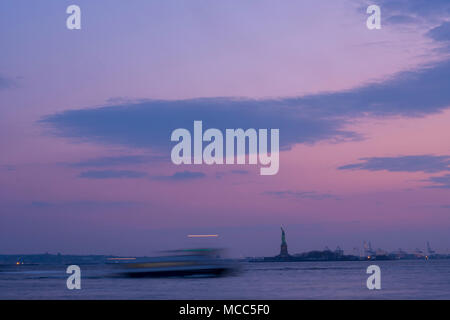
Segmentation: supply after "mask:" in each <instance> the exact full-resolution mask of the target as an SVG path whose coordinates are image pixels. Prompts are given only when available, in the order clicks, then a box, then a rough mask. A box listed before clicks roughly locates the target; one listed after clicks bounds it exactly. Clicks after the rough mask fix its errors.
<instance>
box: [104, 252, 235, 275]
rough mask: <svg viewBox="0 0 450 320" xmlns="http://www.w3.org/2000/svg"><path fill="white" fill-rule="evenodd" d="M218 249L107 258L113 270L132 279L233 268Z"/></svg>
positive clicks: (222, 271)
mask: <svg viewBox="0 0 450 320" xmlns="http://www.w3.org/2000/svg"><path fill="white" fill-rule="evenodd" d="M220 252H221V250H220V249H186V250H173V251H168V253H170V254H169V255H166V256H160V257H153V258H111V259H108V262H107V263H108V264H112V265H113V268H114V273H115V274H119V275H122V276H128V277H133V278H143V277H195V276H199V277H200V276H201V277H205V276H206V277H207V276H210V277H211V276H212V277H214V276H222V275H225V274H228V273H230V272H232V271H234V270H235V266H234V264H233V263H232V262H230V261H227V260H223V259H221V258H220Z"/></svg>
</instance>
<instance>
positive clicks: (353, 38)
mask: <svg viewBox="0 0 450 320" xmlns="http://www.w3.org/2000/svg"><path fill="white" fill-rule="evenodd" d="M72 4H77V5H78V6H79V7H80V8H81V29H80V30H68V29H67V28H66V19H67V17H68V16H69V15H68V14H67V13H66V8H67V7H68V6H69V5H72ZM370 4H377V5H379V6H380V8H381V26H382V27H381V29H375V30H369V29H368V28H367V27H366V19H367V18H368V16H369V15H368V14H367V13H366V9H367V6H368V5H370ZM0 43H1V47H0V254H13V253H41V252H52V253H56V252H61V253H74V254H117V255H151V254H155V253H156V252H158V251H160V250H168V249H177V248H184V247H206V246H214V247H225V248H228V249H229V250H230V253H231V255H232V256H236V257H247V256H263V255H264V256H270V255H276V254H278V252H279V246H280V226H283V227H284V229H285V230H286V239H287V243H288V246H289V251H290V253H297V252H302V251H306V250H313V249H323V248H324V247H325V246H328V247H330V248H332V249H334V248H335V247H336V246H338V245H339V246H340V247H341V248H343V249H344V250H345V251H346V252H347V253H355V252H358V248H359V249H361V247H362V242H363V241H364V240H365V241H371V243H372V246H373V247H375V248H384V249H387V250H396V249H398V248H402V249H405V250H414V249H415V248H420V249H422V250H424V249H425V246H426V241H430V243H431V245H432V247H433V249H435V250H437V251H440V252H443V253H445V252H448V250H449V248H450V232H449V231H450V200H449V199H450V197H449V196H450V139H449V137H450V134H449V133H450V131H449V125H448V124H449V123H450V55H449V53H450V2H448V1H447V0H408V1H407V0H374V1H370V2H367V1H359V0H341V1H335V0H326V1H298V0H286V1H282V2H275V1H268V0H259V1H238V0H228V1H202V0H191V1H175V0H168V1H143V0H137V1H133V2H128V1H108V2H100V1H85V0H71V1H39V2H37V1H36V2H29V1H23V0H15V1H12V0H5V1H2V2H1V3H0ZM194 120H202V121H203V126H204V127H205V128H218V129H220V130H225V129H227V128H233V129H234V128H243V129H248V128H255V129H259V128H279V130H280V148H281V149H280V153H279V157H280V165H279V166H280V168H279V172H278V173H277V174H276V175H273V176H261V175H260V174H259V167H258V166H255V165H248V164H247V165H180V166H177V165H174V164H173V163H172V162H171V160H170V150H171V148H172V147H173V146H174V143H173V142H171V141H170V134H171V132H172V131H173V130H174V129H176V128H187V129H188V130H191V131H192V130H193V121H194ZM189 234H218V235H219V236H218V237H217V238H200V239H199V238H195V239H192V238H188V237H187V235H189Z"/></svg>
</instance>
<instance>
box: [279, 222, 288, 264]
mask: <svg viewBox="0 0 450 320" xmlns="http://www.w3.org/2000/svg"><path fill="white" fill-rule="evenodd" d="M279 257H281V258H287V257H289V253H288V249H287V243H286V233H285V232H284V229H283V227H281V248H280V254H279Z"/></svg>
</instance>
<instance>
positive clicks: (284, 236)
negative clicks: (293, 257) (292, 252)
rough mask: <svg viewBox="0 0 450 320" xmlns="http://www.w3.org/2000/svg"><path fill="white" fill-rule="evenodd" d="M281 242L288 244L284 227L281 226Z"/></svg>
mask: <svg viewBox="0 0 450 320" xmlns="http://www.w3.org/2000/svg"><path fill="white" fill-rule="evenodd" d="M281 244H286V233H285V232H284V229H283V227H281Z"/></svg>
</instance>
